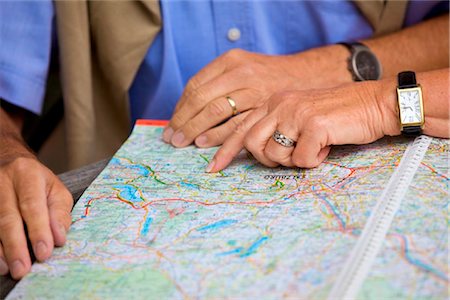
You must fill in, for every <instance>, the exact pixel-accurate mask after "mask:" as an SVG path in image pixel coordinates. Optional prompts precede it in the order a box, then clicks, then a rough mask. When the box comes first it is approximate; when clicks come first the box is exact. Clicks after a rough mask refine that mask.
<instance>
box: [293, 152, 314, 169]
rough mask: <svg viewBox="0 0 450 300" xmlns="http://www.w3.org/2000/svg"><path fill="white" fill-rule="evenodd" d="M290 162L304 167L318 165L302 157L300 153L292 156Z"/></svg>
mask: <svg viewBox="0 0 450 300" xmlns="http://www.w3.org/2000/svg"><path fill="white" fill-rule="evenodd" d="M292 163H293V164H294V165H295V166H297V167H299V168H306V169H311V168H315V167H317V165H318V164H317V162H315V161H310V160H308V159H306V158H304V157H302V156H301V155H297V156H293V157H292Z"/></svg>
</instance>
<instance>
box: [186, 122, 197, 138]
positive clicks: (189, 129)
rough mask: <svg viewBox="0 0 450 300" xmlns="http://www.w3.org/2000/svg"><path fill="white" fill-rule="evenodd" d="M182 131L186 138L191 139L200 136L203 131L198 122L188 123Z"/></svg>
mask: <svg viewBox="0 0 450 300" xmlns="http://www.w3.org/2000/svg"><path fill="white" fill-rule="evenodd" d="M182 131H183V133H184V135H185V137H186V138H190V137H193V136H196V135H197V134H199V133H200V132H201V129H200V127H199V126H198V124H197V123H196V122H187V123H186V125H185V126H184V127H183V129H182Z"/></svg>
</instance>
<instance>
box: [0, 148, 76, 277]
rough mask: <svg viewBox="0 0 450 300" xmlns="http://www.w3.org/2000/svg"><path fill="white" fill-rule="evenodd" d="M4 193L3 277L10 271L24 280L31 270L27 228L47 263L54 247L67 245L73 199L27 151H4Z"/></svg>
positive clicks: (0, 165)
mask: <svg viewBox="0 0 450 300" xmlns="http://www.w3.org/2000/svg"><path fill="white" fill-rule="evenodd" d="M3 142H5V141H3ZM12 144H14V145H15V144H16V143H12ZM15 147H16V146H15ZM10 149H11V148H10ZM16 149H17V148H16ZM0 191H1V192H2V195H1V196H0V197H1V198H0V242H1V243H0V275H6V274H7V273H8V271H9V272H10V273H11V276H12V277H13V278H14V279H20V278H22V277H23V276H24V275H26V274H27V273H28V272H29V270H30V268H31V259H30V253H29V252H28V248H27V240H26V235H25V228H24V226H25V225H26V227H27V231H28V236H29V238H30V241H31V245H32V247H33V252H34V254H35V256H36V259H37V260H38V261H44V260H45V259H47V258H49V257H50V255H51V253H52V251H53V247H54V246H62V245H63V244H64V243H65V240H66V232H67V230H68V229H69V226H70V223H71V217H70V210H71V209H72V204H73V199H72V196H71V194H70V193H69V191H68V190H67V189H66V188H65V186H64V185H63V184H62V182H61V181H60V180H59V179H58V178H57V177H56V176H55V175H54V174H53V173H52V172H51V171H50V170H49V169H47V168H46V167H45V166H44V165H42V164H41V163H40V162H39V161H38V160H37V159H36V158H35V157H34V156H33V155H32V154H31V153H29V152H27V150H26V149H23V148H19V149H18V151H8V149H7V148H6V147H5V148H4V149H2V151H1V153H0Z"/></svg>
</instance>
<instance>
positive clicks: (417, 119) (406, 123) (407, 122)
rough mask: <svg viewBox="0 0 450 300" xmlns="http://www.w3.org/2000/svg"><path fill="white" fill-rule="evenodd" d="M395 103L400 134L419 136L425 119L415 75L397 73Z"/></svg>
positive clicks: (408, 72) (420, 92) (409, 72)
mask: <svg viewBox="0 0 450 300" xmlns="http://www.w3.org/2000/svg"><path fill="white" fill-rule="evenodd" d="M397 101H398V109H399V117H400V130H401V132H402V134H403V135H406V136H418V135H421V134H422V127H423V124H424V123H425V119H424V114H423V99H422V88H421V87H420V85H418V84H417V82H416V73H414V72H411V71H406V72H401V73H398V87H397Z"/></svg>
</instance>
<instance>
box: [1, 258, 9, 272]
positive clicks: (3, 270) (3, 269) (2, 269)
mask: <svg viewBox="0 0 450 300" xmlns="http://www.w3.org/2000/svg"><path fill="white" fill-rule="evenodd" d="M8 272H9V269H8V265H7V264H6V262H5V261H4V260H3V258H1V257H0V275H6V274H8Z"/></svg>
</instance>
